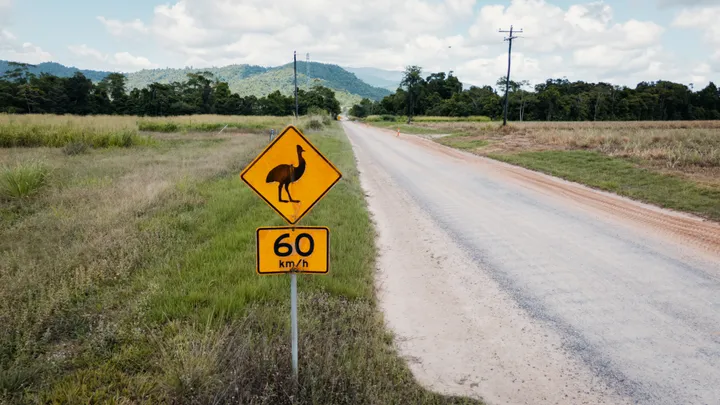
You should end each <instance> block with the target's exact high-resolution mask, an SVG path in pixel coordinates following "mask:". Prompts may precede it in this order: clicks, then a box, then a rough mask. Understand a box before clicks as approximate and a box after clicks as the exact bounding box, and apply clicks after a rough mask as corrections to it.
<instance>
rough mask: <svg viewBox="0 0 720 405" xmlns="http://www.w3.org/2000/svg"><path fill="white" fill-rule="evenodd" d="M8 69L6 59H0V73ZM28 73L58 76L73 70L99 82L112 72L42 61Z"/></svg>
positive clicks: (66, 75)
mask: <svg viewBox="0 0 720 405" xmlns="http://www.w3.org/2000/svg"><path fill="white" fill-rule="evenodd" d="M8 70H12V69H11V68H10V65H9V63H8V61H6V60H0V75H2V74H4V73H5V72H7V71H8ZM28 70H29V71H30V73H32V74H34V75H36V76H39V75H40V73H48V74H51V75H54V76H58V77H72V76H73V75H74V74H75V72H82V74H84V75H85V77H87V78H88V79H90V80H92V81H94V82H99V81H100V80H102V79H104V78H105V77H106V76H107V75H109V74H110V73H112V72H103V71H100V70H83V69H78V68H76V67H72V66H65V65H61V64H59V63H55V62H43V63H41V64H39V65H36V66H35V67H31V68H30V69H28Z"/></svg>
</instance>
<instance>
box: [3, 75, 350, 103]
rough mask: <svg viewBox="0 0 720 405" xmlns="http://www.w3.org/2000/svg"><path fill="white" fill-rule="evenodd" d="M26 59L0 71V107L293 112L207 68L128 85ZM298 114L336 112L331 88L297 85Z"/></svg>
mask: <svg viewBox="0 0 720 405" xmlns="http://www.w3.org/2000/svg"><path fill="white" fill-rule="evenodd" d="M31 67H32V66H30V65H27V64H18V63H13V64H11V65H10V66H9V68H10V69H9V70H8V71H6V72H5V74H4V75H3V76H2V77H0V112H6V113H16V114H25V113H51V114H78V115H88V114H123V115H140V116H165V115H189V114H226V115H276V116H285V115H292V114H294V112H295V98H294V97H293V96H291V95H284V94H282V93H281V92H280V91H278V90H276V91H274V92H271V93H270V94H268V95H267V96H265V97H259V98H258V97H256V96H254V95H248V96H245V97H243V96H241V95H239V94H237V93H233V92H232V91H231V90H230V86H229V85H228V83H227V82H224V81H220V80H218V79H217V78H215V77H214V75H213V74H212V73H210V72H200V73H187V74H186V76H185V77H184V78H183V79H184V80H177V81H173V82H171V83H168V84H162V83H151V84H150V85H148V86H147V87H144V88H142V89H137V88H134V89H132V90H131V91H130V92H128V91H127V78H126V77H125V76H124V75H123V74H120V73H111V74H109V75H107V76H106V77H105V78H104V79H102V80H101V81H99V82H97V83H94V82H93V81H92V80H90V79H89V78H87V77H86V76H85V75H84V74H83V73H82V72H75V73H74V75H73V76H72V77H58V76H55V75H51V74H46V73H42V74H40V75H35V74H33V73H32V72H31V71H30V69H31ZM298 105H299V112H300V114H306V113H308V112H309V111H313V110H324V111H326V112H328V113H330V114H332V115H337V114H339V113H340V103H339V102H338V100H337V99H336V98H335V92H333V91H332V90H331V89H329V88H327V87H325V86H322V85H317V84H316V85H314V86H312V87H311V88H310V89H309V90H307V91H306V90H303V89H300V90H299V91H298Z"/></svg>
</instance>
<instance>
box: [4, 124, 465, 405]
mask: <svg viewBox="0 0 720 405" xmlns="http://www.w3.org/2000/svg"><path fill="white" fill-rule="evenodd" d="M308 135H309V137H310V139H311V140H312V141H313V143H314V144H315V145H316V146H317V147H318V148H319V149H320V150H321V151H322V152H323V153H324V154H325V155H326V156H327V157H328V158H329V159H330V160H331V161H332V162H333V163H334V164H335V165H336V166H337V167H338V168H339V169H340V170H341V171H342V173H343V176H344V177H343V179H342V180H341V181H340V182H339V183H338V184H337V185H336V186H335V188H334V189H333V190H332V191H331V192H330V193H329V194H328V195H327V196H326V197H325V198H324V199H323V201H321V202H320V203H319V204H318V205H317V206H316V207H315V208H314V209H313V210H312V211H311V212H310V214H309V215H308V216H307V217H306V218H305V219H303V221H302V224H304V225H324V226H328V227H329V228H330V231H331V252H330V273H329V274H328V275H324V276H320V275H301V276H299V280H298V291H299V321H300V322H299V328H300V380H299V385H298V387H297V389H294V388H293V382H292V377H291V370H290V344H289V343H290V330H289V316H288V314H289V278H288V277H287V276H258V275H256V274H255V271H254V264H255V240H254V238H255V232H254V231H255V228H256V227H258V226H267V225H281V224H282V221H281V220H280V218H279V217H278V216H277V215H276V214H275V213H274V211H273V210H272V209H271V208H269V207H268V206H266V205H265V203H264V202H262V201H261V200H260V199H259V198H258V197H257V196H256V195H255V194H254V193H252V192H251V190H250V189H249V188H248V187H247V186H246V185H245V184H244V183H242V182H241V181H240V179H239V176H238V173H239V172H240V170H241V169H242V168H243V166H244V165H246V164H247V163H248V162H249V161H250V159H251V158H252V157H254V155H255V154H256V153H258V152H259V150H260V149H261V147H262V146H263V145H264V143H265V142H266V141H265V137H259V136H258V137H252V136H251V137H242V138H241V137H238V138H237V139H235V138H234V139H232V140H230V141H228V142H227V143H225V144H222V145H218V146H202V149H199V150H195V151H194V152H193V153H196V154H197V153H200V154H199V155H198V156H200V157H203V156H204V159H206V160H207V162H205V163H203V165H212V167H213V168H215V169H214V170H213V171H212V172H211V174H209V175H208V176H206V177H201V178H196V179H193V178H192V177H187V176H186V175H183V176H182V177H180V178H173V180H172V181H173V185H172V186H171V187H170V188H169V189H167V190H166V191H164V192H163V193H162V194H161V195H160V196H159V197H158V198H157V199H156V200H154V201H152V202H147V203H144V204H132V211H131V212H129V213H128V214H126V215H127V216H125V217H119V218H117V219H118V220H122V223H120V224H115V223H114V222H110V223H108V224H107V227H108V229H112V230H114V231H113V237H112V238H102V237H92V235H89V236H83V235H82V232H78V231H80V229H74V228H73V229H72V230H68V235H73V236H65V235H54V232H57V231H56V230H54V228H55V227H61V226H72V225H73V224H74V222H72V221H69V220H68V217H69V215H71V213H70V212H68V211H66V210H67V209H68V206H67V204H68V199H69V198H71V197H72V198H80V196H82V198H81V199H80V201H82V202H83V203H85V202H87V201H93V200H92V199H89V198H88V197H87V196H84V195H77V194H75V193H76V192H75V191H73V189H72V187H70V186H68V188H66V189H64V190H65V192H66V193H67V195H64V197H63V198H62V199H60V200H59V201H58V202H57V205H54V206H51V207H45V208H43V207H35V210H36V212H42V215H40V216H39V217H38V218H37V221H38V222H34V221H33V218H35V215H34V214H32V213H31V214H26V213H20V214H18V215H33V216H32V217H27V218H25V219H24V220H23V221H29V224H28V226H27V227H26V228H22V229H20V228H18V229H17V232H18V233H17V235H15V236H16V237H18V236H22V237H28V235H27V233H28V232H38V234H37V235H36V238H38V242H40V241H43V246H44V247H43V249H38V250H35V249H29V250H27V251H25V252H22V253H12V254H10V255H9V256H3V255H2V254H0V260H1V261H0V264H3V263H6V264H8V266H0V275H2V276H3V278H4V280H9V281H12V282H11V284H10V286H0V298H3V297H4V298H3V300H5V301H4V303H0V318H2V319H6V318H7V320H9V321H11V322H15V323H14V324H12V325H13V327H12V328H10V329H11V330H12V332H11V333H9V334H8V332H9V331H7V330H6V331H3V332H0V343H2V344H0V349H2V350H0V370H2V372H0V403H1V402H2V401H3V399H4V400H6V401H8V402H10V403H108V402H110V403H148V404H150V403H153V404H154V403H229V402H233V403H246V404H253V403H267V404H291V403H332V404H356V403H373V404H389V403H427V404H448V403H472V401H468V400H464V399H458V398H448V397H444V396H440V395H436V394H433V393H430V392H428V391H426V390H424V389H422V388H421V387H420V386H419V385H418V384H417V383H416V382H415V381H414V379H413V377H412V374H411V373H410V371H409V369H408V368H407V366H406V364H405V362H404V361H403V360H402V359H401V358H400V357H399V356H398V354H397V353H396V352H395V350H394V347H393V344H392V337H391V336H390V335H389V334H388V333H387V332H386V330H385V328H384V324H383V320H382V317H381V315H380V312H379V309H378V307H377V305H376V302H375V297H374V287H373V272H374V260H375V254H376V252H375V247H374V230H373V228H372V225H371V221H370V218H369V215H368V212H367V209H366V206H365V202H364V194H363V192H362V189H361V187H360V184H359V179H358V172H357V169H356V168H355V166H354V157H353V154H352V150H351V148H350V145H349V142H348V140H347V139H346V138H345V135H344V134H343V133H342V130H341V129H340V127H339V126H338V125H337V124H334V125H332V126H330V128H328V129H325V130H323V131H319V132H313V133H310V134H308ZM253 139H255V140H256V141H257V142H256V141H253ZM251 141H252V142H254V143H250V144H241V146H242V145H252V146H253V149H244V150H242V149H241V150H238V149H233V148H237V144H236V143H235V144H233V143H232V142H251ZM233 145H236V146H233ZM178 148H186V149H187V150H188V151H189V150H194V149H192V148H193V147H192V142H191V141H188V142H186V143H182V144H177V145H175V144H173V145H164V146H163V147H159V148H148V149H141V150H138V151H132V152H133V153H142V154H143V159H140V160H139V161H141V162H143V163H142V164H143V165H145V164H147V165H151V166H148V169H152V170H151V171H150V172H148V173H154V174H157V173H158V172H161V171H163V170H162V168H163V164H167V162H169V161H173V160H177V161H178V162H181V163H182V165H181V166H178V167H184V166H185V165H186V164H189V163H185V162H186V160H187V157H186V156H185V154H186V153H189V152H183V150H186V149H178ZM111 152H112V153H111V154H110V155H108V156H103V159H102V160H98V161H96V163H95V164H98V165H99V164H108V159H110V156H111V155H112V156H114V154H116V153H117V152H113V151H111ZM201 152H202V153H201ZM223 153H224V154H226V155H227V157H232V158H231V159H228V162H229V163H227V164H229V165H227V166H223V167H216V163H217V161H218V159H216V158H215V157H214V156H215V154H223ZM96 155H97V153H96V152H93V153H92V154H91V155H89V156H83V157H82V159H78V160H76V159H67V158H66V157H64V156H60V158H62V159H65V160H64V161H67V162H68V163H67V164H74V165H82V164H83V163H84V162H86V161H87V159H88V158H91V157H95V156H96ZM104 155H105V154H104ZM118 156H119V155H118ZM193 156H194V155H193ZM223 156H225V155H223ZM119 157H122V158H123V159H124V158H130V157H131V156H130V155H127V154H124V155H122V156H119ZM177 164H180V163H177ZM137 166H140V164H135V165H134V166H132V167H127V166H126V165H119V166H118V167H120V168H124V170H135V169H136V167H137ZM203 167H204V166H203ZM65 170H69V169H65ZM73 170H76V171H77V173H78V174H74V176H81V174H80V173H84V172H85V171H86V169H85V168H84V167H82V166H78V167H76V168H75V169H73ZM93 170H94V171H95V172H93V173H91V174H90V173H85V174H82V176H88V175H90V176H91V177H92V178H97V179H105V178H107V177H108V174H106V173H104V171H105V169H103V168H102V167H101V166H94V169H93ZM176 171H177V168H175V166H172V167H171V168H170V169H165V172H167V173H169V174H174V173H176ZM197 171H198V170H192V171H190V172H189V173H196V172H197ZM73 173H75V172H73ZM108 173H112V172H108ZM148 173H145V172H142V173H140V172H138V174H137V175H133V176H130V175H129V174H130V173H129V172H127V173H126V174H123V173H118V174H112V176H111V177H110V181H107V182H106V181H103V182H100V183H97V184H99V185H98V186H95V185H94V184H96V183H92V184H93V185H91V186H88V187H90V189H92V188H93V187H115V185H116V184H118V183H119V182H121V181H122V180H123V179H124V180H125V181H127V182H129V183H128V187H130V186H133V185H134V184H135V183H134V182H133V180H132V179H133V178H135V177H141V178H143V179H146V178H147V177H148ZM83 178H84V177H83ZM163 179H165V177H160V178H157V179H155V180H156V182H155V183H156V184H165V183H166V182H167V181H169V180H163ZM82 184H85V183H82ZM137 187H139V190H141V191H144V190H146V189H147V188H148V183H147V181H145V180H144V181H143V182H142V183H139V184H138V185H137ZM123 190H125V189H123V188H119V191H118V192H121V191H123ZM125 192H126V193H127V194H129V195H133V196H135V195H136V194H137V191H136V189H133V188H128V189H127V191H125ZM105 193H107V192H105ZM136 198H139V199H140V200H139V201H144V198H145V197H143V195H142V194H141V195H139V196H136ZM106 199H107V202H108V207H109V212H105V211H104V210H102V211H100V212H91V213H90V215H83V216H81V218H83V219H84V220H86V221H88V223H87V225H86V226H85V227H83V228H82V229H88V228H91V227H97V226H98V225H97V224H96V223H95V222H94V221H98V220H99V219H100V218H103V217H104V216H106V217H108V218H116V217H117V214H116V212H115V211H114V208H115V206H114V205H113V204H112V201H116V200H117V198H116V197H114V194H112V195H108V196H107V198H106ZM127 223H130V224H131V225H130V226H127ZM39 224H44V225H45V227H44V228H43V227H41V226H38V225H39ZM41 228H42V229H41ZM103 229H104V228H99V229H97V230H96V232H97V236H100V235H103V234H105V231H104V230H103ZM2 232H11V230H8V231H5V230H3V231H2ZM10 235H14V234H10V233H8V234H5V233H4V234H3V238H7V242H8V243H10V244H11V246H14V245H12V243H14V242H12V241H11V240H10V239H11V238H9V237H8V236H10ZM75 235H77V236H75ZM16 237H14V238H13V239H16ZM55 237H57V240H58V242H59V243H64V242H65V241H66V240H67V238H68V237H80V238H81V239H85V238H87V243H88V246H87V247H86V248H84V249H83V251H82V252H81V253H80V254H68V255H67V256H68V257H67V269H66V270H69V274H67V279H68V280H67V281H65V280H64V278H63V279H62V281H59V282H57V281H56V282H53V283H49V284H47V288H45V287H44V288H30V289H27V293H26V294H25V295H23V296H21V297H18V296H15V295H14V294H12V293H13V291H15V290H18V291H19V290H21V289H23V288H22V286H23V285H24V284H22V283H21V281H22V282H24V281H23V280H26V278H28V277H31V276H32V274H30V273H32V272H33V271H34V272H39V271H40V270H42V268H43V267H44V266H35V264H34V263H33V261H38V263H43V262H42V261H41V260H46V259H47V260H52V257H50V258H45V256H48V255H49V256H52V255H59V254H63V253H64V251H65V249H62V248H60V246H62V245H57V246H56V244H55V242H54V238H55ZM103 241H105V242H103ZM95 243H111V245H108V246H106V247H103V249H105V248H107V250H97V249H98V248H96V247H95V246H94V244H95ZM22 246H24V247H25V248H27V244H26V243H23V244H22ZM0 252H2V250H0ZM8 252H10V249H8ZM70 253H72V252H70ZM64 260H65V259H63V260H54V261H55V262H56V264H55V266H60V265H61V264H62V263H63V262H64ZM86 260H87V262H86ZM57 262H59V263H60V264H57ZM81 263H82V266H84V267H87V268H91V269H93V271H95V272H96V273H94V274H96V275H95V276H83V273H82V269H78V268H77V266H79V265H80V264H81ZM123 263H124V264H123ZM52 270H53V271H50V272H48V273H47V277H56V274H57V269H52ZM116 273H118V274H119V275H116ZM28 281H32V280H28ZM68 283H78V286H77V287H73V288H72V289H70V290H68V293H67V294H65V295H63V298H62V299H60V298H58V299H57V300H55V301H54V302H56V304H53V305H52V306H47V305H46V306H44V307H43V308H46V310H44V311H43V314H45V315H47V316H46V317H44V318H40V315H41V314H38V313H33V312H32V311H28V310H27V309H26V308H24V307H20V308H22V312H23V314H25V313H27V314H26V315H23V316H15V314H14V313H12V312H11V309H12V308H13V307H15V308H17V307H18V305H17V304H15V305H13V302H15V301H22V302H25V301H27V302H38V303H40V302H43V301H44V300H45V295H48V294H51V293H53V292H54V288H55V287H54V286H55V285H56V284H61V287H62V290H63V291H64V290H65V289H66V284H68ZM39 284H40V283H39V282H37V280H36V281H33V282H32V285H39ZM13 286H14V287H16V288H15V290H14V289H13V288H14V287H13ZM4 293H7V294H4ZM3 294H4V295H3ZM3 300H0V302H3ZM8 300H9V301H8ZM6 304H7V305H6ZM16 312H17V311H16ZM28 317H32V318H35V319H32V318H31V319H28ZM38 318H39V321H40V322H38ZM33 320H34V321H35V322H36V327H35V326H33V328H30V329H26V328H28V325H29V324H30V321H33ZM2 339H6V340H2Z"/></svg>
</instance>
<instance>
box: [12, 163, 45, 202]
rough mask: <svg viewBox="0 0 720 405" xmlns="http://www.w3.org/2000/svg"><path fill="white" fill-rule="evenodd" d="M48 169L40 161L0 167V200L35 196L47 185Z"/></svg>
mask: <svg viewBox="0 0 720 405" xmlns="http://www.w3.org/2000/svg"><path fill="white" fill-rule="evenodd" d="M49 173H50V169H49V168H48V166H47V165H46V164H44V163H43V162H41V161H29V162H23V163H19V164H16V165H15V166H13V167H11V166H6V167H0V199H3V198H4V199H8V200H11V199H15V200H17V199H22V198H27V197H31V196H32V195H34V194H36V193H37V192H38V191H39V190H40V189H41V188H42V187H43V186H45V184H46V183H47V176H48V174H49Z"/></svg>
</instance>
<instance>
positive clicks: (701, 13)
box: [672, 6, 720, 45]
mask: <svg viewBox="0 0 720 405" xmlns="http://www.w3.org/2000/svg"><path fill="white" fill-rule="evenodd" d="M718 21H720V6H715V7H702V8H690V9H687V8H686V9H683V10H682V11H680V13H679V14H678V15H677V17H675V20H673V22H672V25H673V27H678V28H689V29H699V30H702V31H703V32H704V37H705V40H706V41H708V42H710V43H711V44H714V45H720V24H719V23H718Z"/></svg>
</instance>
